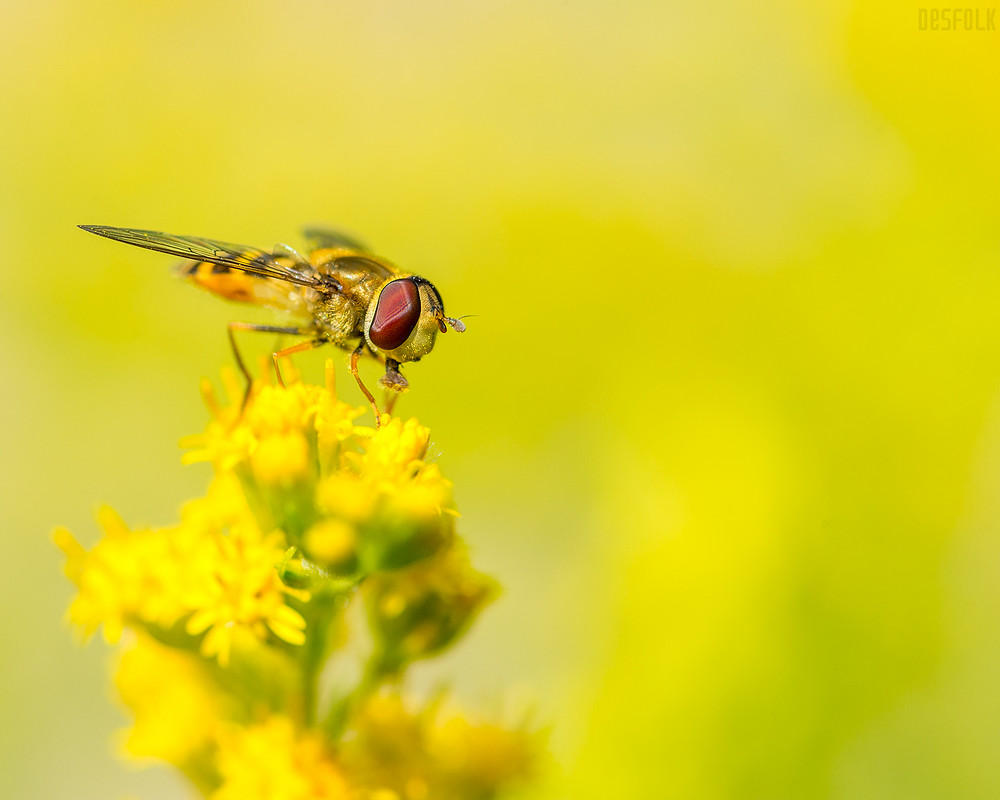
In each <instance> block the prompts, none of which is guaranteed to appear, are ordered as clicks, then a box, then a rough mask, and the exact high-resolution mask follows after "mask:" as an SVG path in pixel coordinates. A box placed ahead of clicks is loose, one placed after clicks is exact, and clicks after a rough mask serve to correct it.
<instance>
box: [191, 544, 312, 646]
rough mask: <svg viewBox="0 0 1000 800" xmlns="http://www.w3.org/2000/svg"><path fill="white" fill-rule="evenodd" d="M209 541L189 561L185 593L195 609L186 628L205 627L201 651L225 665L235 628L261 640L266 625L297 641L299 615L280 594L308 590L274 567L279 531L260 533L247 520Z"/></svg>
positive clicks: (280, 547)
mask: <svg viewBox="0 0 1000 800" xmlns="http://www.w3.org/2000/svg"><path fill="white" fill-rule="evenodd" d="M212 544H213V545H214V547H212V548H210V549H208V550H206V551H204V555H205V556H206V557H205V558H204V559H203V560H200V561H198V562H196V563H194V564H191V565H190V566H191V568H192V571H193V573H194V574H193V580H192V582H191V584H192V585H191V593H190V594H189V595H188V597H187V598H186V599H187V602H188V605H189V606H190V607H192V608H193V609H195V610H194V613H193V614H192V615H191V617H190V618H189V619H188V621H187V625H186V630H187V632H188V633H190V634H192V635H198V634H200V633H203V632H206V631H207V633H206V634H205V638H204V639H203V640H202V645H201V650H202V653H204V654H205V655H206V656H209V657H213V656H214V657H218V659H219V663H220V664H222V665H226V664H227V663H228V662H229V654H230V651H231V649H232V643H233V636H234V634H235V633H237V632H239V631H241V630H243V631H248V632H250V633H252V634H253V635H254V637H256V638H257V639H259V640H261V641H263V640H265V639H266V638H267V631H268V629H270V630H271V632H272V633H273V634H274V635H275V636H277V637H278V638H279V639H283V640H284V641H286V642H289V643H290V644H302V643H303V642H304V641H305V627H306V622H305V619H303V617H302V615H301V614H300V613H299V612H298V611H296V610H295V609H293V608H291V607H290V606H288V605H286V604H285V596H286V595H294V596H296V597H298V598H299V599H300V600H308V597H309V595H308V592H302V591H297V590H294V589H291V588H290V587H288V586H285V585H284V584H283V583H282V582H281V578H280V576H279V575H278V571H277V569H276V568H275V567H276V565H277V564H278V562H279V561H280V560H281V557H282V555H283V554H284V551H285V539H284V536H283V535H282V534H281V533H280V532H275V533H272V534H271V535H269V536H266V537H261V536H260V533H259V532H258V531H257V529H256V527H254V526H249V525H248V526H243V527H234V528H231V529H230V530H229V532H228V535H227V536H218V537H215V538H214V539H213V540H212Z"/></svg>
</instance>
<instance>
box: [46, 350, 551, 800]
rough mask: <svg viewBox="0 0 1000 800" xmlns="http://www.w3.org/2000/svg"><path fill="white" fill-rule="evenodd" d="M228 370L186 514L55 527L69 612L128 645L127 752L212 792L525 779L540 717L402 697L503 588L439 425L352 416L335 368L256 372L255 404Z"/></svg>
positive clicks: (489, 790) (444, 797) (461, 793)
mask: <svg viewBox="0 0 1000 800" xmlns="http://www.w3.org/2000/svg"><path fill="white" fill-rule="evenodd" d="M328 376H332V372H331V370H330V367H329V366H328ZM224 381H225V382H226V384H227V388H228V394H229V401H228V402H227V403H224V404H222V403H219V402H218V401H217V400H216V398H215V396H214V394H213V392H212V390H211V388H210V387H208V385H207V384H206V386H205V387H204V389H203V391H204V395H205V399H206V404H207V405H208V407H209V410H210V411H211V415H212V416H211V420H210V422H209V424H208V427H207V429H206V431H205V432H204V433H203V434H201V435H200V436H196V437H191V438H190V439H188V440H187V441H186V442H185V445H186V446H187V448H188V451H187V453H186V455H185V457H184V460H185V461H187V462H194V461H208V462H210V463H211V464H212V465H213V468H214V470H213V474H214V476H213V478H212V481H211V484H210V486H209V488H208V491H207V493H206V495H205V496H204V497H202V498H200V499H197V500H194V501H192V502H190V503H188V504H187V505H186V506H185V507H184V508H183V509H182V513H181V518H180V522H179V524H177V525H175V526H173V527H168V528H154V529H141V530H133V529H130V528H129V527H128V526H127V525H126V524H125V523H124V522H123V521H122V520H121V519H120V518H119V517H118V516H117V515H116V514H115V513H114V512H113V511H111V510H110V509H107V508H105V509H102V510H101V511H100V513H99V522H100V525H101V528H102V529H103V536H102V538H101V539H100V541H99V542H98V543H97V544H96V545H95V546H94V547H93V548H91V549H90V550H86V549H84V548H83V547H82V546H81V545H80V544H79V543H78V542H77V541H76V540H75V539H74V538H73V536H72V535H71V534H70V533H69V532H68V531H66V530H64V529H59V530H57V531H56V533H55V539H56V543H57V544H58V545H59V547H60V548H61V549H62V550H63V551H64V553H65V554H66V556H67V564H66V574H67V575H68V576H69V578H70V579H71V580H72V581H73V582H74V583H75V584H76V586H77V588H78V594H77V596H76V597H75V599H74V600H73V601H72V604H71V605H70V608H69V618H70V620H71V621H72V623H73V624H74V626H75V627H76V628H77V629H78V630H79V631H80V632H81V633H82V634H83V636H84V638H89V637H90V636H91V635H93V634H94V633H95V632H96V631H97V630H98V629H99V628H100V629H102V631H103V634H104V637H105V639H107V640H108V641H109V642H112V643H114V642H117V641H119V639H122V640H123V641H124V642H125V646H124V647H123V649H122V652H121V655H120V658H119V660H118V673H117V687H118V690H119V693H120V695H121V698H122V700H123V702H124V703H125V705H126V706H127V707H128V708H129V709H130V710H131V711H132V712H133V714H134V716H135V723H134V725H133V727H132V728H131V730H130V731H129V732H128V733H127V736H126V738H125V740H124V750H125V752H126V753H127V754H128V755H129V756H130V757H133V758H137V759H145V758H157V759H162V760H165V761H168V762H170V763H171V764H174V765H175V766H177V767H178V768H179V769H181V770H182V771H183V772H184V773H185V774H186V775H187V776H188V778H190V780H191V782H192V784H193V785H194V786H195V787H196V788H197V789H198V790H199V791H200V792H201V793H202V795H203V796H205V797H209V798H212V800H236V799H237V798H238V799H239V800H264V799H265V798H280V799H281V800H300V799H301V800H307V799H308V798H335V799H338V800H339V799H341V798H344V799H345V800H437V799H440V800H466V799H470V798H471V799H472V800H475V799H476V798H483V799H485V798H491V797H495V796H497V795H498V794H500V793H502V792H503V791H504V790H505V789H507V788H509V787H511V786H514V785H517V784H519V783H523V782H524V780H525V779H526V778H527V777H529V776H530V775H531V774H532V773H533V770H534V764H535V760H536V745H537V737H536V735H535V734H532V733H529V732H527V731H526V730H525V729H524V727H523V726H522V727H519V728H515V729H507V728H504V727H502V726H501V725H499V724H497V723H493V722H489V723H474V722H471V721H469V720H468V719H466V718H465V717H464V716H462V715H460V714H458V713H457V712H454V711H452V712H447V711H445V710H444V709H443V705H444V704H443V703H442V702H441V701H440V699H437V700H434V701H433V702H425V703H423V704H422V705H421V704H420V703H418V702H415V701H414V700H413V699H412V698H411V699H407V698H405V697H404V693H403V679H404V677H405V673H406V670H407V667H408V666H409V665H410V664H412V663H413V662H414V661H415V660H417V659H420V658H425V657H428V656H432V655H434V654H435V653H438V652H440V651H441V650H442V649H444V648H446V647H447V646H448V645H450V644H452V643H453V642H454V641H455V640H456V639H457V638H458V637H459V636H460V635H461V634H462V633H463V632H464V631H465V629H466V628H467V627H468V625H469V624H470V623H471V621H472V620H473V619H474V618H475V616H476V615H477V614H478V613H479V611H480V610H481V609H482V608H483V607H484V606H485V605H486V604H487V603H488V602H490V601H491V600H492V599H493V598H494V596H495V595H496V592H497V587H496V585H495V583H494V582H493V581H492V580H491V579H490V578H488V577H486V576H485V575H483V574H482V573H480V572H478V571H477V570H475V569H474V568H473V567H472V566H471V565H470V563H469V559H468V556H467V553H466V551H465V549H464V546H463V544H462V542H461V540H460V539H459V538H458V537H457V536H456V533H455V519H456V516H457V514H456V512H455V510H454V508H453V504H452V499H451V484H450V483H449V482H448V481H447V480H446V479H445V478H444V477H443V476H442V475H441V472H440V470H439V469H438V467H437V465H436V464H433V463H430V462H429V460H428V458H427V451H428V441H429V432H428V430H427V429H426V428H425V427H423V426H422V425H420V424H419V423H418V422H417V421H416V420H413V419H409V420H406V421H403V420H400V419H395V418H389V417H388V416H384V417H383V419H382V424H381V425H380V426H379V427H378V428H370V427H365V426H363V425H359V424H357V423H356V420H357V418H358V417H359V416H360V415H361V413H362V409H358V408H355V407H352V406H349V405H347V404H345V403H343V402H341V401H339V400H338V399H337V397H336V394H335V392H334V391H333V388H332V378H331V377H328V380H327V386H326V387H317V386H309V385H305V384H303V383H295V384H293V385H291V386H289V387H287V388H285V387H277V386H270V385H263V384H257V385H255V387H254V391H253V392H252V394H251V396H250V398H249V401H248V402H247V403H246V404H245V406H244V404H243V403H241V401H240V400H241V394H242V393H241V392H240V391H239V387H238V385H237V384H236V381H235V378H233V377H232V376H230V375H227V376H225V378H224ZM357 605H363V606H364V613H354V612H352V610H351V609H352V608H353V607H355V606H357ZM123 633H125V635H124V636H123ZM341 653H357V654H360V655H359V656H358V657H359V658H360V659H361V660H362V661H363V663H362V664H361V665H359V666H357V668H355V669H354V670H353V672H352V671H351V670H350V669H348V670H347V672H346V674H347V675H348V676H350V675H352V674H353V676H354V677H353V678H350V677H348V678H346V679H345V677H344V675H339V674H337V672H338V667H339V668H340V669H341V671H343V665H342V664H341V662H342V661H344V659H338V660H337V661H336V662H335V663H333V664H330V663H329V662H330V661H331V657H332V656H333V655H335V654H341ZM325 667H329V668H328V669H326V670H324V668H325Z"/></svg>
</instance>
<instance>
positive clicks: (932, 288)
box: [0, 0, 1000, 800]
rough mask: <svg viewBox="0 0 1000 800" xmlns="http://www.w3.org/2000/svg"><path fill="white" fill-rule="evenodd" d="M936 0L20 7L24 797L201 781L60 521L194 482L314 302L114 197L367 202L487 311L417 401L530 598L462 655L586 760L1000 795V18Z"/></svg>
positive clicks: (352, 222) (460, 673)
mask: <svg viewBox="0 0 1000 800" xmlns="http://www.w3.org/2000/svg"><path fill="white" fill-rule="evenodd" d="M918 10H919V7H918V6H917V5H910V4H898V5H897V4H890V3H884V4H863V3H844V2H826V3H812V2H811V3H806V2H800V3H790V2H781V1H780V0H776V1H774V2H767V1H766V2H763V3H757V4H754V6H753V7H752V8H751V7H749V6H748V4H744V3H736V2H728V3H727V2H720V3H711V4H700V5H699V4H689V3H679V2H653V1H652V0H649V2H642V1H638V2H628V3H622V4H615V3H611V2H591V1H589V0H533V1H532V2H526V1H525V0H515V2H506V3H500V2H492V1H489V0H488V1H487V2H478V3H463V2H457V1H456V0H438V1H437V2H418V3H391V2H386V1H385V0H366V1H364V2H362V0H354V1H353V2H348V1H346V0H345V1H339V0H338V1H337V2H329V3H323V2H318V1H317V0H312V2H308V1H307V0H287V1H285V2H276V1H275V2H270V1H269V0H250V1H249V2H232V1H229V2H215V3H204V2H192V1H191V0H174V2H150V3H128V2H123V1H122V0H91V2H80V0H39V2H32V3H29V2H17V0H15V1H14V2H7V3H5V4H4V5H3V7H2V8H0V242H2V246H3V252H4V264H3V267H2V269H3V286H2V289H0V331H2V342H3V344H2V346H0V381H2V387H0V388H2V409H3V415H4V420H3V425H2V426H0V451H2V453H3V458H2V460H0V491H2V498H0V500H2V506H0V508H2V513H3V527H2V536H3V540H2V542H3V563H4V566H5V569H4V577H3V580H2V583H0V598H2V607H0V632H2V638H0V641H2V642H3V647H4V655H3V658H2V659H0V676H2V679H0V693H2V694H0V704H2V713H3V720H4V724H3V725H2V726H0V795H2V796H3V797H70V796H72V797H74V798H95V800H96V798H116V797H123V796H138V797H143V798H145V800H159V798H180V797H185V796H187V795H186V788H185V787H183V786H182V785H181V783H180V781H179V779H177V778H176V777H175V776H174V775H173V773H171V772H169V771H167V770H165V769H162V770H161V769H153V770H149V771H145V772H135V771H132V770H130V769H129V768H127V767H125V766H123V765H122V764H121V763H119V762H117V761H116V760H115V758H114V757H113V755H112V751H113V744H112V742H111V740H112V736H113V732H114V731H115V730H116V729H119V728H121V727H122V726H123V725H124V724H125V722H126V719H125V717H124V715H123V714H122V712H120V711H119V710H118V709H117V708H116V707H115V706H114V704H113V702H112V701H111V700H110V698H109V692H108V689H107V686H108V678H107V662H108V659H109V657H110V656H109V655H108V651H107V649H106V648H104V647H103V645H100V644H99V643H95V644H94V645H92V646H90V647H88V648H86V649H78V648H76V647H74V645H73V644H72V642H71V637H70V635H69V632H68V631H67V630H66V629H65V627H64V626H63V624H62V613H63V611H64V609H65V606H66V604H67V602H68V599H69V597H70V596H71V587H70V584H69V582H68V581H66V580H65V579H64V578H63V576H62V575H61V573H60V566H61V558H60V556H59V554H58V553H57V552H56V550H55V548H54V547H53V546H52V544H51V542H50V540H49V534H50V530H51V528H52V526H53V525H55V524H57V523H59V524H65V525H67V526H69V527H70V528H71V529H72V530H73V531H74V532H76V533H77V535H78V536H79V537H80V538H81V539H82V540H83V541H84V542H86V543H89V542H92V541H93V540H94V539H95V538H96V536H97V530H96V525H95V524H94V522H93V512H94V509H95V507H96V505H97V504H98V503H99V502H109V503H111V504H112V505H113V506H115V508H116V509H118V510H119V511H120V512H121V513H122V515H123V517H124V518H125V520H127V521H128V522H129V523H130V524H132V525H142V524H168V523H170V522H171V521H173V520H174V519H175V518H176V514H177V509H178V507H179V505H180V504H181V503H182V502H183V501H184V500H186V499H188V498H191V497H194V496H197V495H198V494H199V493H200V492H201V491H202V490H203V488H204V484H205V480H206V477H207V470H206V469H202V468H200V467H183V468H182V467H181V466H180V464H179V450H178V447H177V441H178V440H179V439H180V437H181V436H183V435H185V434H189V433H194V432H197V431H199V430H200V429H201V428H202V426H203V424H204V422H205V419H206V414H205V412H204V410H203V408H202V406H201V402H200V400H199V396H198V389H197V386H198V380H199V378H201V377H202V376H210V377H212V378H213V379H215V380H217V376H218V370H219V368H220V366H222V365H225V364H229V363H231V360H230V359H231V357H230V354H229V350H228V345H227V342H226V337H225V323H226V322H227V321H228V320H230V319H245V320H251V321H273V318H272V317H269V315H268V314H267V312H262V311H260V310H255V309H245V308H240V307H237V306H232V305H227V304H225V303H223V302H220V301H218V300H217V299H215V298H212V297H210V296H208V295H207V294H203V293H200V292H197V291H195V290H193V289H191V288H190V287H187V286H185V285H183V284H182V283H181V282H179V281H176V280H174V279H172V278H171V277H170V275H169V269H168V268H169V265H170V263H171V260H170V259H169V258H168V257H166V256H161V255H158V254H154V253H148V252H144V251H141V250H137V249H134V248H128V247H125V246H122V245H117V244H114V243H111V242H107V241H103V240H100V239H98V238H96V237H93V236H90V235H88V234H86V233H84V232H82V231H79V230H77V229H76V228H75V227H74V226H75V225H77V224H80V223H96V224H109V225H121V226H130V227H138V228H153V229H158V230H164V231H168V232H171V233H182V234H196V235H202V236H208V237H212V238H218V239H225V240H230V241H236V242H242V243H247V244H254V245H259V246H270V245H271V244H273V243H274V242H277V241H287V242H289V243H290V244H293V245H296V244H299V243H300V240H299V238H298V230H299V228H300V227H301V226H302V225H303V224H305V223H311V222H328V223H332V224H335V225H338V226H341V227H343V228H345V229H347V230H350V231H352V232H354V233H356V234H357V235H359V236H361V237H362V238H363V239H365V240H366V241H368V242H369V243H370V244H371V245H372V246H373V248H374V249H375V250H376V251H377V252H379V253H381V254H383V255H385V256H387V257H389V258H392V259H394V260H395V261H397V262H398V263H400V264H401V265H403V266H405V267H406V268H408V269H412V270H413V271H415V272H418V273H421V274H423V275H425V276H427V277H429V278H430V279H431V280H433V281H434V282H435V284H436V285H437V286H438V288H439V289H440V290H441V293H442V295H443V297H444V299H445V302H446V305H447V310H448V312H449V313H451V314H454V315H456V316H457V315H463V314H475V315H476V316H475V317H472V318H469V319H468V320H467V324H468V328H469V330H468V333H466V334H465V335H464V336H461V337H460V336H455V335H449V336H445V337H443V338H442V339H440V340H439V343H438V346H437V347H436V348H435V352H434V353H433V354H432V355H431V356H430V357H428V358H427V359H426V360H425V361H423V362H421V363H420V364H416V365H413V366H411V367H410V368H409V369H408V370H407V375H408V377H409V378H410V380H411V383H412V385H413V387H414V388H413V391H412V392H411V393H410V394H409V395H408V396H407V397H406V398H405V400H404V401H403V404H402V406H401V408H400V411H402V412H404V413H407V414H414V415H416V416H418V417H419V418H420V419H421V421H422V422H424V423H425V424H427V425H429V426H430V427H431V429H432V431H433V435H434V439H435V442H436V443H437V446H438V448H439V449H440V452H441V455H440V463H441V465H442V467H443V469H444V471H445V473H446V474H447V475H448V476H449V477H451V478H452V479H453V480H454V481H455V493H456V498H457V501H458V504H459V507H460V509H461V510H462V512H463V518H462V520H461V523H460V531H461V532H462V533H463V534H464V535H465V536H466V537H467V538H468V539H469V541H470V543H471V545H472V548H473V558H474V561H475V563H476V564H477V565H478V566H479V567H481V568H483V569H485V570H487V571H489V572H491V573H492V574H494V575H495V576H496V577H497V578H498V579H499V580H500V581H501V583H502V584H503V585H504V587H505V594H504V596H503V597H502V598H501V599H500V601H499V602H498V603H497V604H496V605H495V606H494V607H493V608H491V609H490V610H489V611H488V612H487V613H486V614H485V615H484V616H483V618H482V619H481V620H480V621H479V622H478V624H477V625H476V627H475V628H474V629H473V631H472V633H471V634H470V636H469V637H468V638H467V639H466V640H465V641H464V642H463V643H462V644H461V646H460V647H459V648H458V649H457V650H456V651H455V652H454V653H453V654H451V655H450V656H449V657H448V658H446V659H443V660H442V661H441V662H440V663H436V664H428V665H427V666H425V667H422V668H421V673H420V675H418V676H417V677H418V678H419V679H420V680H422V681H424V682H425V683H426V684H427V685H430V684H432V683H433V682H434V681H436V680H438V679H439V678H442V677H451V678H454V681H455V683H456V685H457V687H458V690H459V692H460V694H461V696H462V697H463V699H465V700H467V701H468V704H469V705H471V706H479V707H483V708H488V709H492V710H494V711H496V710H502V709H505V708H506V709H508V710H509V709H510V708H516V707H520V706H522V705H523V704H525V703H531V702H534V703H535V704H536V705H537V711H536V717H537V719H538V720H540V721H542V722H544V723H546V724H548V725H549V726H550V727H551V731H552V733H551V749H552V753H553V757H554V762H555V765H556V769H555V770H554V774H553V776H552V777H551V778H550V780H549V782H548V784H547V785H546V786H545V788H544V790H543V792H541V795H542V796H544V797H553V798H554V797H573V798H584V799H585V800H586V799H588V798H594V799H595V800H597V799H598V798H607V797H626V798H630V797H636V798H638V797H652V798H657V797H677V798H720V799H721V798H851V799H852V800H853V799H855V798H899V797H906V798H911V799H912V798H942V797H947V798H995V797H997V796H1000V759H998V758H997V747H998V744H1000V580H998V579H997V576H998V575H1000V492H998V487H1000V404H998V402H997V401H998V390H1000V321H998V314H997V308H998V305H1000V202H998V189H997V187H998V186H1000V148H998V146H997V143H998V142H1000V82H998V81H997V75H998V74H1000V71H998V67H1000V33H998V32H996V31H992V32H975V31H965V30H959V31H950V32H943V31H930V30H920V28H919V24H918V22H919V18H918ZM272 344H274V342H273V341H270V340H268V337H266V336H265V337H261V340H246V347H247V348H248V350H250V351H254V348H257V350H256V352H260V353H263V352H265V351H268V349H269V348H270V347H271V345H272ZM329 356H333V357H335V358H336V359H337V363H338V365H339V368H340V372H339V376H338V377H339V379H340V385H341V387H342V388H343V392H344V395H345V396H347V397H348V398H349V399H352V400H354V401H357V402H360V400H361V398H360V394H358V393H357V390H356V388H355V387H354V386H353V385H352V383H351V381H350V377H349V374H348V373H347V371H346V369H345V368H344V366H343V365H344V363H345V359H344V357H343V356H342V355H340V354H338V353H336V352H334V351H332V350H327V351H325V352H323V351H321V352H319V353H314V354H308V355H306V356H303V357H301V358H299V359H298V360H297V363H298V364H300V366H301V368H302V369H303V371H304V372H305V373H306V374H307V376H309V377H310V378H313V379H317V378H318V377H319V376H320V374H321V370H322V363H323V359H324V358H325V357H329ZM366 374H367V375H368V376H369V378H370V379H372V380H373V379H374V377H375V375H376V370H375V368H374V367H373V366H372V367H370V368H369V370H368V372H367V373H366Z"/></svg>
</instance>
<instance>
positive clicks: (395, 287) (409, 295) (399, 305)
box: [368, 278, 420, 350]
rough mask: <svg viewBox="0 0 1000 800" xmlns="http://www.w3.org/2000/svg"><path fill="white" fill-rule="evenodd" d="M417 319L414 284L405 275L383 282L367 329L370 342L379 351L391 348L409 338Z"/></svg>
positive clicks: (417, 302)
mask: <svg viewBox="0 0 1000 800" xmlns="http://www.w3.org/2000/svg"><path fill="white" fill-rule="evenodd" d="M418 319H420V294H419V293H418V292H417V285H416V284H415V283H414V282H413V281H411V280H407V279H406V278H401V279H399V280H398V281H393V282H392V283H388V284H386V286H385V288H384V289H382V293H381V294H380V295H379V296H378V305H377V306H376V307H375V316H374V317H373V318H372V325H371V327H370V328H369V329H368V336H369V337H370V338H371V340H372V344H374V345H375V346H376V347H380V348H381V349H383V350H395V349H396V348H397V347H399V346H400V345H401V344H402V343H403V342H405V341H406V340H407V339H409V338H410V334H411V333H413V329H414V328H415V327H416V326H417V320H418Z"/></svg>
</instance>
